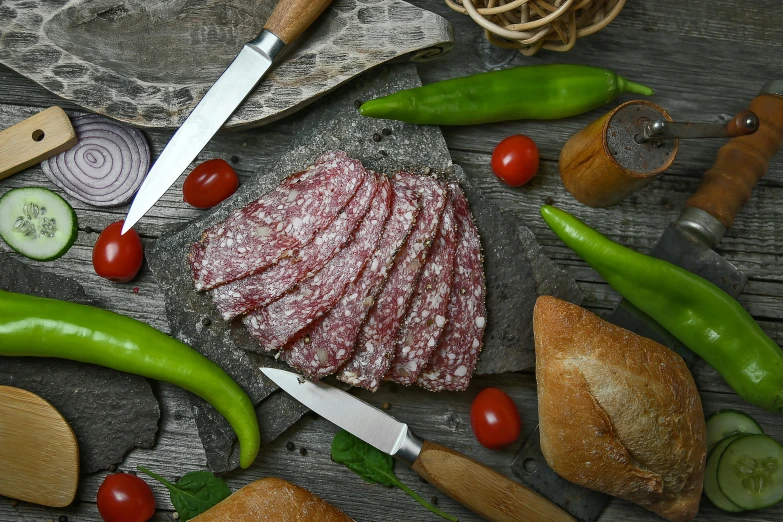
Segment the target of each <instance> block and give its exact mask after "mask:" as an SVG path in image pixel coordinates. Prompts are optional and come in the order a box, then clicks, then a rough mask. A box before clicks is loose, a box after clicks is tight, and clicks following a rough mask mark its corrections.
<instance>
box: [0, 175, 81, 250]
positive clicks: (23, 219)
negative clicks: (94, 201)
mask: <svg viewBox="0 0 783 522" xmlns="http://www.w3.org/2000/svg"><path fill="white" fill-rule="evenodd" d="M77 233H78V232H77V221H76V213H75V212H74V211H73V208H72V207H71V205H69V204H68V202H67V201H65V200H64V199H63V198H61V197H60V196H58V195H57V194H55V193H54V192H52V191H51V190H49V189H45V188H38V187H32V188H16V189H11V190H9V191H8V192H6V193H5V194H4V195H3V197H0V237H2V238H3V240H4V241H5V242H6V244H7V245H8V246H9V247H11V248H13V249H14V250H16V251H17V252H19V253H20V254H22V255H23V256H25V257H29V258H30V259H35V260H37V261H51V260H53V259H57V258H58V257H61V256H62V255H63V254H65V253H66V252H67V251H68V250H69V249H70V248H71V245H73V243H74V241H76V235H77Z"/></svg>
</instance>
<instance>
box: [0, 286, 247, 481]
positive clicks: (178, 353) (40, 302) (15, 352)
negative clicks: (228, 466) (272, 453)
mask: <svg viewBox="0 0 783 522" xmlns="http://www.w3.org/2000/svg"><path fill="white" fill-rule="evenodd" d="M0 355H5V356H20V357H57V358H61V359H70V360H73V361H81V362H84V363H91V364H97V365H100V366H106V367H108V368H114V369H115V370H119V371H123V372H128V373H134V374H136V375H141V376H143V377H148V378H150V379H157V380H159V381H165V382H170V383H171V384H176V385H177V386H179V387H181V388H184V389H186V390H188V391H190V392H192V393H195V394H196V395H198V396H199V397H201V398H202V399H204V400H205V401H207V402H208V403H210V404H211V405H212V406H214V407H215V409H216V410H217V411H218V412H220V414H221V415H223V416H224V417H225V418H226V420H228V422H229V424H231V427H232V428H233V429H234V431H235V432H236V434H237V437H238V438H239V444H240V464H241V466H242V467H243V468H246V467H248V466H250V464H252V463H253V461H254V460H255V458H256V456H257V455H258V449H259V447H260V445H261V435H260V433H259V429H258V420H257V419H256V412H255V409H254V408H253V403H252V402H251V401H250V398H248V396H247V395H246V394H245V392H244V391H242V389H241V388H240V387H239V385H238V384H237V383H236V382H234V380H233V379H232V378H231V377H230V376H229V375H228V374H227V373H226V372H224V371H223V370H222V369H221V368H220V367H219V366H218V365H216V364H215V363H213V362H212V361H210V360H209V359H207V358H206V357H204V356H203V355H201V354H200V353H198V352H197V351H195V350H193V349H192V348H190V347H189V346H187V345H185V344H182V343H181V342H179V341H177V340H175V339H172V338H171V337H169V336H168V335H165V334H164V333H161V332H159V331H158V330H156V329H155V328H152V327H151V326H148V325H146V324H144V323H142V322H140V321H136V320H135V319H131V318H130V317H125V316H123V315H119V314H115V313H113V312H109V311H107V310H102V309H100V308H94V307H91V306H84V305H79V304H75V303H68V302H65V301H57V300H54V299H44V298H41V297H33V296H29V295H24V294H16V293H12V292H5V291H2V290H0Z"/></svg>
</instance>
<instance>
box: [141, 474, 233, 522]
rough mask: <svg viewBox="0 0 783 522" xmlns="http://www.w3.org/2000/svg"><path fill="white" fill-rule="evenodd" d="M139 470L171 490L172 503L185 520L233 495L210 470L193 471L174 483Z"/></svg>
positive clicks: (222, 481) (223, 482)
mask: <svg viewBox="0 0 783 522" xmlns="http://www.w3.org/2000/svg"><path fill="white" fill-rule="evenodd" d="M139 471H141V472H143V473H146V474H147V475H149V476H150V477H152V478H154V479H155V480H157V481H158V482H160V483H161V484H163V485H164V486H166V488H168V490H169V496H170V497H171V503H172V504H173V505H174V509H176V510H177V513H179V517H180V519H181V520H183V521H187V520H190V519H191V518H194V517H196V516H198V515H200V514H201V513H203V512H204V511H206V510H208V509H209V508H211V507H212V506H214V505H216V504H217V503H219V502H220V501H222V500H224V499H225V498H227V497H228V496H229V495H231V490H230V489H229V487H228V485H227V484H226V483H225V481H224V480H223V479H220V478H218V477H216V476H215V475H213V474H212V473H210V472H209V471H191V472H190V473H186V474H185V475H184V476H183V477H182V478H181V479H179V480H178V481H177V482H176V484H172V483H171V482H169V481H168V480H166V479H164V478H163V477H161V476H160V475H157V474H155V473H153V472H151V471H150V470H148V469H146V468H144V467H142V466H139Z"/></svg>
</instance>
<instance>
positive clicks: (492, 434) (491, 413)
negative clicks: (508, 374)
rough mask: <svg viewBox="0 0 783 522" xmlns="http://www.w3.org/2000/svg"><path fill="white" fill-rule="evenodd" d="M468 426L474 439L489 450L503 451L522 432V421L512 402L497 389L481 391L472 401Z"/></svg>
mask: <svg viewBox="0 0 783 522" xmlns="http://www.w3.org/2000/svg"><path fill="white" fill-rule="evenodd" d="M470 425H471V427H472V428H473V434H474V435H475V436H476V439H477V440H478V441H479V442H480V443H481V445H482V446H484V447H486V448H489V449H503V448H505V447H506V446H509V445H510V444H513V443H514V442H515V441H516V440H517V439H518V438H519V434H520V432H521V431H522V420H521V419H520V418H519V412H518V411H517V407H516V406H515V405H514V401H512V400H511V397H509V396H508V395H507V394H506V393H505V392H504V391H502V390H498V389H497V388H487V389H485V390H482V391H481V393H479V394H478V395H477V396H476V398H475V399H473V404H471V406H470Z"/></svg>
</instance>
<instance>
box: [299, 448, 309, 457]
mask: <svg viewBox="0 0 783 522" xmlns="http://www.w3.org/2000/svg"><path fill="white" fill-rule="evenodd" d="M299 454H300V455H301V456H303V457H306V456H307V448H299Z"/></svg>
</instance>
